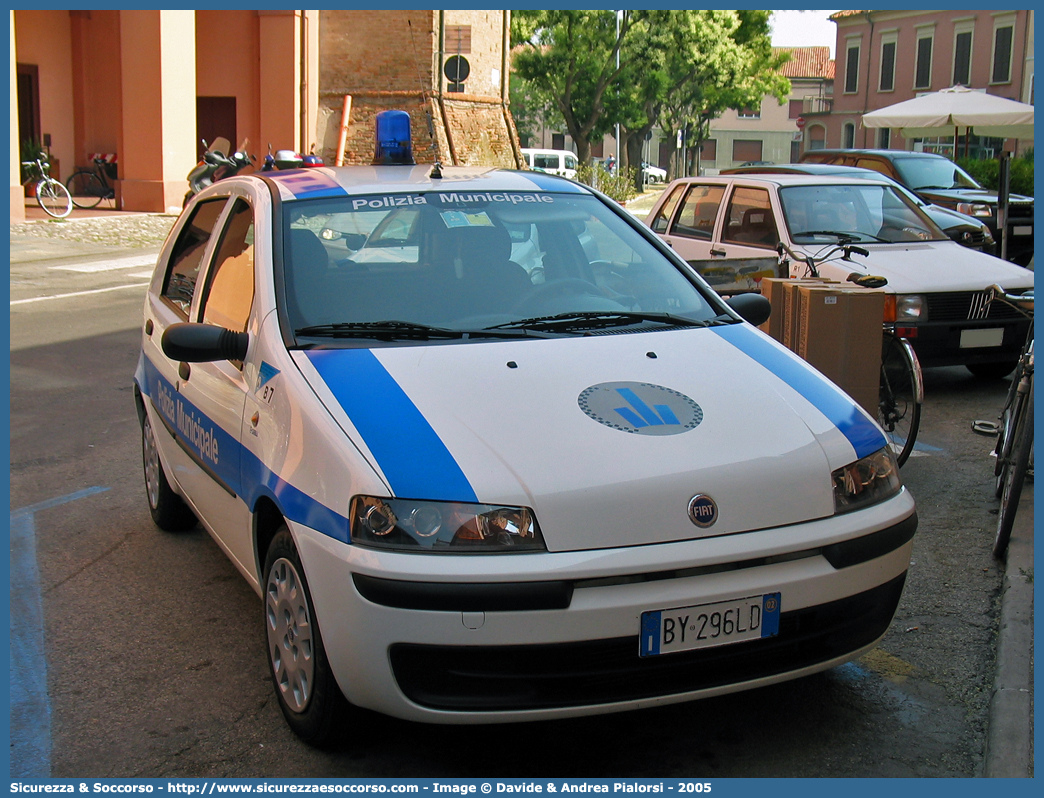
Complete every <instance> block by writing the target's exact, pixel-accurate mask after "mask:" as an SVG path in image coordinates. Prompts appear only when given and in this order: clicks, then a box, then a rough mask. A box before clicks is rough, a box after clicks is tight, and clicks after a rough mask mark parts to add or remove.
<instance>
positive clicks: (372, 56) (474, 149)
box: [316, 10, 518, 168]
mask: <svg viewBox="0 0 1044 798" xmlns="http://www.w3.org/2000/svg"><path fill="white" fill-rule="evenodd" d="M445 22H446V25H469V26H471V52H470V53H466V54H465V57H466V58H467V59H468V62H469V64H470V65H471V74H470V75H469V76H468V79H467V81H466V82H465V84H464V88H465V90H466V92H467V94H459V93H445V94H443V101H442V103H441V104H440V102H439V98H438V90H439V86H440V78H441V64H439V63H438V62H439V57H438V56H439V14H438V12H437V11H422V10H400V11H343V10H342V11H323V12H322V13H321V15H320V34H319V35H320V42H319V59H320V77H319V106H320V107H319V119H318V123H317V136H316V138H317V141H318V151H319V152H320V154H322V156H323V158H324V160H325V161H326V163H328V164H333V163H334V162H335V158H336V154H337V144H338V139H339V135H340V128H341V119H342V109H343V104H344V95H346V94H348V95H351V97H352V105H351V117H350V120H349V127H348V133H347V137H346V142H345V154H344V163H345V164H367V163H370V161H371V159H372V158H373V149H374V133H373V131H374V117H375V116H376V115H377V114H378V113H379V112H381V111H384V110H387V109H392V108H394V109H399V110H402V111H406V112H407V113H409V115H410V119H411V122H412V132H413V155H414V158H415V159H416V161H417V162H418V163H431V162H432V161H433V160H434V151H433V148H432V143H431V137H430V136H429V134H428V123H427V115H428V113H430V114H431V119H432V122H433V126H434V129H435V138H436V140H437V144H438V150H439V156H440V159H441V161H442V163H443V164H446V165H450V164H454V165H467V166H502V167H508V168H514V167H516V166H517V165H518V160H517V158H518V134H517V132H516V131H515V127H514V123H513V121H512V120H511V118H510V112H507V111H506V109H505V107H504V104H503V99H502V97H501V85H502V83H501V77H502V76H501V74H500V70H501V69H502V66H503V59H502V50H503V16H502V14H501V12H499V11H447V12H446V13H445ZM452 54H453V53H451V52H449V51H447V52H446V56H447V57H448V56H449V55H452ZM473 92H474V93H473Z"/></svg>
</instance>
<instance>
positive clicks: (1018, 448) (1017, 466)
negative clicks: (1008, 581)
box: [993, 382, 1033, 559]
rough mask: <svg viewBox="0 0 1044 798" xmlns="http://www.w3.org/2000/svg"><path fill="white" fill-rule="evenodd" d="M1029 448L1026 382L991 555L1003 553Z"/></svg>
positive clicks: (1029, 404) (1029, 401)
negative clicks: (1025, 394) (1024, 396)
mask: <svg viewBox="0 0 1044 798" xmlns="http://www.w3.org/2000/svg"><path fill="white" fill-rule="evenodd" d="M1032 451H1033V383H1032V382H1030V385H1029V394H1028V395H1027V396H1026V400H1025V401H1024V402H1022V404H1021V407H1020V408H1019V415H1018V417H1017V418H1016V419H1015V427H1014V430H1013V432H1012V436H1011V452H1012V456H1011V462H1010V464H1009V466H1008V470H1007V474H1006V479H1005V481H1004V489H1003V490H1002V491H1001V497H1000V500H1001V504H1000V512H999V513H998V514H997V537H996V539H995V540H994V542H993V556H994V557H997V558H998V559H999V558H1001V557H1003V556H1004V554H1005V552H1007V550H1008V541H1010V540H1011V528H1012V526H1013V525H1014V523H1015V514H1016V513H1017V512H1018V510H1019V499H1020V498H1021V497H1022V485H1023V483H1024V482H1025V481H1026V470H1027V469H1028V468H1029V462H1030V454H1031V453H1032Z"/></svg>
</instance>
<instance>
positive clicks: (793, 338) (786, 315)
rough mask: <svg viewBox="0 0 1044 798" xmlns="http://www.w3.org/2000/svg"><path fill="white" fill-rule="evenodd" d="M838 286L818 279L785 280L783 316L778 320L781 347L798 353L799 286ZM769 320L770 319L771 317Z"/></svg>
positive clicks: (831, 281)
mask: <svg viewBox="0 0 1044 798" xmlns="http://www.w3.org/2000/svg"><path fill="white" fill-rule="evenodd" d="M829 285H838V283H836V282H834V281H833V280H823V279H821V278H818V277H802V278H797V279H790V280H787V281H786V282H785V283H784V284H783V302H782V304H783V314H782V318H781V319H780V333H781V335H782V338H780V339H777V340H779V341H780V343H782V344H783V346H785V347H787V349H789V350H791V351H792V352H797V351H798V335H799V327H798V325H799V324H800V317H799V301H800V299H799V294H798V289H799V288H800V287H801V286H829ZM769 318H772V317H771V316H770V317H769Z"/></svg>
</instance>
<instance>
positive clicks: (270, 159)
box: [261, 144, 324, 172]
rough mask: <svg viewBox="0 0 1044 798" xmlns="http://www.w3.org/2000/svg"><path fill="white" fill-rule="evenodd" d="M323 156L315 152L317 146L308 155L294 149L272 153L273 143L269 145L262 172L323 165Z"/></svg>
mask: <svg viewBox="0 0 1044 798" xmlns="http://www.w3.org/2000/svg"><path fill="white" fill-rule="evenodd" d="M323 165H324V164H323V159H322V157H320V156H318V155H316V154H315V146H314V145H313V146H312V151H311V152H310V153H309V154H308V155H301V154H300V153H298V152H294V151H293V150H278V151H277V152H276V154H275V155H272V145H271V144H269V145H268V154H267V155H266V156H265V162H264V164H263V165H262V166H261V171H262V172H272V171H274V170H276V169H309V168H314V167H316V166H323Z"/></svg>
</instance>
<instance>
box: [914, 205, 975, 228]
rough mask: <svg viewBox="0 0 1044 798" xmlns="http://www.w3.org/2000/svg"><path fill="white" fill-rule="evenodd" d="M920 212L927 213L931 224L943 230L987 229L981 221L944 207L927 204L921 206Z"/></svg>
mask: <svg viewBox="0 0 1044 798" xmlns="http://www.w3.org/2000/svg"><path fill="white" fill-rule="evenodd" d="M921 210H923V211H924V212H925V213H927V214H928V215H929V216H930V217H931V219H932V221H933V222H935V223H936V224H937V225H939V227H941V228H942V229H943V230H950V231H952V230H958V229H966V230H988V229H989V227H988V226H987V225H986V223H985V222H983V221H982V220H981V219H975V218H973V217H971V216H968V215H967V214H964V213H958V212H957V211H954V210H951V209H950V208H947V207H945V206H944V205H936V204H934V203H928V204H927V205H922V206H921Z"/></svg>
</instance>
